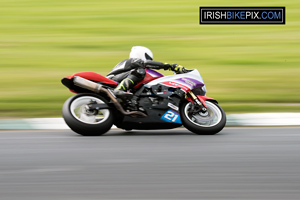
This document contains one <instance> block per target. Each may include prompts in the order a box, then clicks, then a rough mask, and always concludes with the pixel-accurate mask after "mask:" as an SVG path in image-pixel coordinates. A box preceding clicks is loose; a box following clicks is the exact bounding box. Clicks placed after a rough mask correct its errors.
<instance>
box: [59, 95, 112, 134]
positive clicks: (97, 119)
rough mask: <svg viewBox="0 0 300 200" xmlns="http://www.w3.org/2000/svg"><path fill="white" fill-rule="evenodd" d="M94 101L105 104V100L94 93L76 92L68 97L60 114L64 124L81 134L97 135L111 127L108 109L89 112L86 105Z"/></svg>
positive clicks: (110, 113)
mask: <svg viewBox="0 0 300 200" xmlns="http://www.w3.org/2000/svg"><path fill="white" fill-rule="evenodd" d="M91 101H94V102H96V103H98V104H107V101H106V100H105V99H104V98H103V97H101V96H99V95H96V94H78V95H75V96H72V97H70V98H69V99H68V100H67V101H66V102H65V103H64V105H63V109H62V115H63V118H64V120H65V122H66V124H67V125H68V126H69V127H70V128H71V129H72V130H73V131H74V132H76V133H78V134H80V135H83V136H99V135H102V134H104V133H106V132H107V131H109V129H110V128H111V126H112V124H113V120H114V119H113V113H112V111H111V110H110V109H100V110H99V112H91V111H89V110H88V109H86V105H87V104H89V103H91Z"/></svg>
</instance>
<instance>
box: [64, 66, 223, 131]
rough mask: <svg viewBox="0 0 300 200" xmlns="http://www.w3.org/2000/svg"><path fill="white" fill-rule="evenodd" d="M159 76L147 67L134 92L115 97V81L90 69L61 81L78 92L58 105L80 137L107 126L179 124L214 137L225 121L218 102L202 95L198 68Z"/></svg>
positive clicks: (163, 126) (145, 127) (129, 127)
mask: <svg viewBox="0 0 300 200" xmlns="http://www.w3.org/2000/svg"><path fill="white" fill-rule="evenodd" d="M184 72H185V73H181V74H174V75H170V76H164V75H162V74H161V73H159V72H157V71H154V70H151V69H146V76H145V78H144V80H142V81H141V82H139V83H138V84H137V85H136V86H135V87H134V88H133V89H132V90H131V92H132V93H133V96H132V97H130V98H127V99H124V98H123V99H120V98H117V97H116V96H115V95H114V93H113V90H114V88H116V86H117V85H118V83H117V82H115V81H113V80H111V79H108V78H107V77H105V76H102V75H100V74H98V73H95V72H79V73H75V74H73V75H72V76H67V77H64V78H63V79H62V84H63V85H65V86H66V87H67V88H69V90H70V91H71V92H74V93H77V94H76V95H75V96H72V97H70V98H69V99H68V100H66V102H65V103H64V105H63V109H62V115H63V118H64V120H65V122H66V124H67V125H68V126H69V127H70V128H71V129H72V130H73V131H74V132H76V133H78V134H80V135H83V136H99V135H102V134H104V133H106V132H107V131H109V130H110V128H111V127H112V125H115V126H116V127H117V128H120V129H124V130H127V131H128V130H132V129H139V130H150V129H172V128H177V127H181V126H184V127H185V128H187V129H188V130H190V131H191V132H193V133H196V134H199V135H214V134H217V133H218V132H220V131H221V130H222V129H223V128H224V126H225V123H226V115H225V112H224V111H223V109H222V108H221V107H220V106H219V105H218V102H217V101H216V100H215V99H213V98H210V97H207V96H205V94H206V87H205V84H204V81H203V79H202V77H201V75H200V73H199V72H198V70H197V69H193V70H186V69H185V71H184Z"/></svg>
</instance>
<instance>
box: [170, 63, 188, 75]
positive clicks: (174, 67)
mask: <svg viewBox="0 0 300 200" xmlns="http://www.w3.org/2000/svg"><path fill="white" fill-rule="evenodd" d="M184 69H185V68H184V67H183V66H181V65H177V64H172V65H171V70H172V71H174V72H176V74H182V73H184Z"/></svg>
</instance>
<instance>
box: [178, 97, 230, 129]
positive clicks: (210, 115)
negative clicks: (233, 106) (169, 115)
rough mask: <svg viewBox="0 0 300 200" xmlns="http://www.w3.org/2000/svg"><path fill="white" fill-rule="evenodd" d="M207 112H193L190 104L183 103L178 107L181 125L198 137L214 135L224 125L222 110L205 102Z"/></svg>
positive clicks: (215, 104)
mask: <svg viewBox="0 0 300 200" xmlns="http://www.w3.org/2000/svg"><path fill="white" fill-rule="evenodd" d="M205 104H206V106H207V112H205V113H202V112H193V111H192V109H193V106H192V103H191V102H189V101H188V102H184V103H183V105H182V106H181V107H180V115H181V119H182V124H183V125H184V126H185V127H186V128H187V129H188V130H190V131H191V132H193V133H196V134H198V135H215V134H217V133H218V132H220V131H221V130H222V129H223V128H224V126H225V124H226V115H225V112H224V111H223V109H222V108H221V107H220V106H219V105H218V104H217V103H214V102H210V101H205Z"/></svg>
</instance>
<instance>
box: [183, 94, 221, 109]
mask: <svg viewBox="0 0 300 200" xmlns="http://www.w3.org/2000/svg"><path fill="white" fill-rule="evenodd" d="M196 96H197V98H198V99H199V101H200V102H201V103H202V105H203V106H204V107H205V108H206V107H207V106H206V104H205V101H206V100H211V101H216V100H215V99H213V98H210V97H207V96H201V95H196ZM186 100H188V101H190V102H192V103H194V101H193V100H192V98H191V97H188V98H187V99H186Z"/></svg>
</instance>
